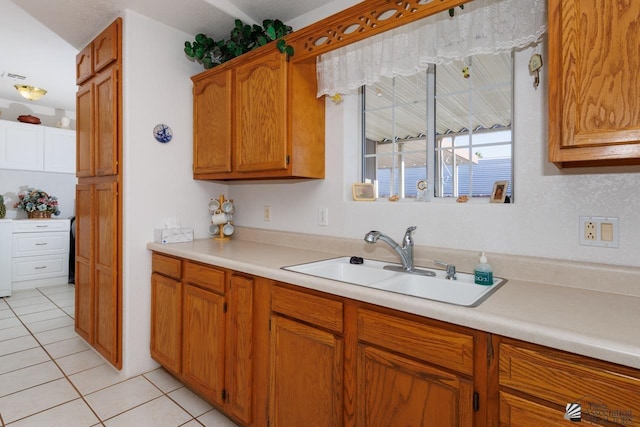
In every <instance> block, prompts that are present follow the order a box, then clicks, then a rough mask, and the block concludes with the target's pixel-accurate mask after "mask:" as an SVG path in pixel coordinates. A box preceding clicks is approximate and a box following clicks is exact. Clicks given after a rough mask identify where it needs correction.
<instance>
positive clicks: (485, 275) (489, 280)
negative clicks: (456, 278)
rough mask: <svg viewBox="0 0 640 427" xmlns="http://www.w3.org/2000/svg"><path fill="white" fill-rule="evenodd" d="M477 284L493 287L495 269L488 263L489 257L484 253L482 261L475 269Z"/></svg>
mask: <svg viewBox="0 0 640 427" xmlns="http://www.w3.org/2000/svg"><path fill="white" fill-rule="evenodd" d="M474 275H475V282H476V284H478V285H487V286H489V285H493V269H492V268H491V266H490V265H489V264H488V263H487V257H486V256H485V255H484V252H482V253H481V254H480V259H479V260H478V264H476V268H475V269H474Z"/></svg>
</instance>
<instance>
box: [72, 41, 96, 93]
mask: <svg viewBox="0 0 640 427" xmlns="http://www.w3.org/2000/svg"><path fill="white" fill-rule="evenodd" d="M92 75H93V43H90V44H88V45H87V46H86V47H85V48H84V49H82V50H81V51H80V52H79V53H78V54H77V55H76V84H81V83H82V82H84V81H85V80H87V79H88V78H89V77H91V76H92Z"/></svg>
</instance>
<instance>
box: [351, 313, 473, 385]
mask: <svg viewBox="0 0 640 427" xmlns="http://www.w3.org/2000/svg"><path fill="white" fill-rule="evenodd" d="M358 339H359V340H361V341H366V342H369V343H371V344H376V345H379V346H381V347H385V348H387V349H389V350H391V351H396V352H400V353H403V354H406V355H408V356H411V357H415V358H416V359H420V360H423V361H425V362H430V363H434V364H436V365H439V366H442V367H445V368H450V369H453V370H455V371H458V372H460V373H463V374H468V375H471V374H473V336H472V335H470V334H463V333H460V332H456V331H452V330H448V329H444V328H439V327H437V326H430V325H425V324H422V323H418V322H414V321H411V320H407V319H401V318H398V317H394V316H389V315H386V314H382V313H378V312H375V311H371V310H366V309H360V310H358Z"/></svg>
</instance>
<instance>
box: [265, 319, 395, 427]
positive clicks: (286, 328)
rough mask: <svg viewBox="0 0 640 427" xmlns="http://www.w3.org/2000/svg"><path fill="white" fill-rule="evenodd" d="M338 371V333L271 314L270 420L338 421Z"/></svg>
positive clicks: (300, 423)
mask: <svg viewBox="0 0 640 427" xmlns="http://www.w3.org/2000/svg"><path fill="white" fill-rule="evenodd" d="M342 376H343V340H342V339H341V338H338V337H336V336H335V335H333V334H331V333H329V332H325V331H322V330H320V329H316V328H313V327H311V326H308V325H306V324H303V323H298V322H295V321H292V320H289V319H286V318H284V317H280V316H277V315H276V316H272V318H271V389H270V392H269V408H270V410H269V416H270V424H269V425H271V426H327V427H336V426H341V425H342V424H343V422H342V421H343V419H342ZM388 425H390V424H388Z"/></svg>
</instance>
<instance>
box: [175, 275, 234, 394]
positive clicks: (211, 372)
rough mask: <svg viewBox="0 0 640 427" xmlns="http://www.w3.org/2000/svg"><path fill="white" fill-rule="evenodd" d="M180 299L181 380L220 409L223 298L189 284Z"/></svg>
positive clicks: (223, 337)
mask: <svg viewBox="0 0 640 427" xmlns="http://www.w3.org/2000/svg"><path fill="white" fill-rule="evenodd" d="M182 297H183V302H182V304H183V310H182V330H183V333H182V378H183V380H184V381H185V382H186V383H187V384H189V385H190V386H191V387H193V388H194V389H195V390H196V391H197V392H198V393H200V394H201V395H202V396H204V397H205V398H207V400H210V401H212V402H213V403H215V404H217V405H220V406H223V405H224V392H223V390H224V369H225V366H224V353H225V349H224V339H225V329H226V328H225V313H224V305H225V298H224V296H223V295H218V294H216V293H214V292H211V291H208V290H205V289H202V288H199V287H197V286H194V285H191V284H188V283H187V284H185V286H184V292H183V296H182Z"/></svg>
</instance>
